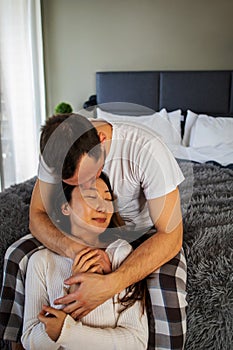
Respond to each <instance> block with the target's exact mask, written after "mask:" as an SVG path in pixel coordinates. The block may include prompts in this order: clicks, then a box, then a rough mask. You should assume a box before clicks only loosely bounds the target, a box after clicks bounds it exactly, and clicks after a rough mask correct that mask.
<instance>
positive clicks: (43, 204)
mask: <svg viewBox="0 0 233 350" xmlns="http://www.w3.org/2000/svg"><path fill="white" fill-rule="evenodd" d="M54 189H55V185H52V184H48V183H46V182H43V181H40V180H37V181H36V184H35V186H34V189H33V193H32V198H31V203H30V215H29V228H30V231H31V233H32V234H33V236H34V237H36V238H37V239H38V241H40V242H42V243H43V244H44V246H46V247H47V248H49V249H51V250H52V251H54V252H56V253H57V254H60V255H63V256H66V257H69V258H71V259H74V258H75V256H76V254H77V253H78V252H79V251H80V250H82V249H83V248H85V246H84V245H81V244H79V243H77V242H76V241H74V240H72V239H71V238H69V237H68V236H67V235H65V234H64V233H62V232H61V231H59V229H58V228H57V227H56V226H55V225H54V224H53V222H52V221H51V219H50V218H49V215H48V212H49V211H50V208H51V203H50V201H51V198H52V194H53V191H54Z"/></svg>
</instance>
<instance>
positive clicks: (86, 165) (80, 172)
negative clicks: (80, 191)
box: [63, 151, 105, 188]
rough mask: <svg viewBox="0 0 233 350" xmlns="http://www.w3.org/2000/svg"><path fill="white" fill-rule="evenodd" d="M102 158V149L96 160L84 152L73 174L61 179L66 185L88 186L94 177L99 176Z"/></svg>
mask: <svg viewBox="0 0 233 350" xmlns="http://www.w3.org/2000/svg"><path fill="white" fill-rule="evenodd" d="M104 158H105V157H104V152H103V151H102V153H101V156H100V158H99V159H98V160H97V161H96V160H95V158H93V157H89V155H88V154H84V155H83V156H82V157H81V160H80V162H79V163H78V165H77V167H76V170H75V172H74V175H73V176H72V177H70V178H69V179H66V180H63V181H64V182H65V183H67V184H68V185H73V186H77V185H78V186H81V187H83V188H90V186H91V185H92V184H93V183H94V182H95V179H96V178H97V177H99V176H100V173H101V171H102V169H103V166H104Z"/></svg>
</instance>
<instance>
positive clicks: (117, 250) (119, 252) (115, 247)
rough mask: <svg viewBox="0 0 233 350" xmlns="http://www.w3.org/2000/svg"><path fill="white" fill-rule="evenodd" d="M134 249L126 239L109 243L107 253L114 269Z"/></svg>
mask: <svg viewBox="0 0 233 350" xmlns="http://www.w3.org/2000/svg"><path fill="white" fill-rule="evenodd" d="M132 250H133V248H132V246H131V245H130V244H129V243H128V242H127V241H126V240H124V239H117V240H116V241H114V242H112V243H111V244H109V245H108V247H107V248H106V253H107V254H108V256H109V259H110V261H111V263H112V270H113V271H114V270H116V269H117V268H118V267H119V265H120V264H121V263H122V262H123V261H124V260H125V258H126V257H127V256H128V255H129V254H130V253H131V252H132Z"/></svg>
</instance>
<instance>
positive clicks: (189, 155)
mask: <svg viewBox="0 0 233 350" xmlns="http://www.w3.org/2000/svg"><path fill="white" fill-rule="evenodd" d="M168 147H169V148H170V150H171V151H172V153H173V155H174V156H175V158H177V159H183V160H191V161H195V162H198V163H206V162H208V161H215V162H217V163H219V164H221V165H223V166H227V165H229V164H233V142H232V143H228V144H219V145H217V146H216V147H211V146H208V147H207V146H206V147H185V146H182V145H168Z"/></svg>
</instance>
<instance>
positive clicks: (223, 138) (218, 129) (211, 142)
mask: <svg viewBox="0 0 233 350" xmlns="http://www.w3.org/2000/svg"><path fill="white" fill-rule="evenodd" d="M192 118H193V120H194V122H193V124H192V127H191V130H190V139H189V146H190V147H206V146H213V147H216V146H217V145H220V144H230V143H232V135H233V118H230V117H228V118H227V117H226V118H223V117H211V116H208V115H205V114H200V115H196V118H195V117H194V116H192Z"/></svg>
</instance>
